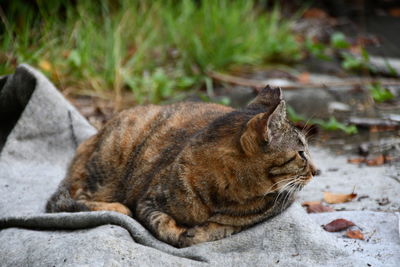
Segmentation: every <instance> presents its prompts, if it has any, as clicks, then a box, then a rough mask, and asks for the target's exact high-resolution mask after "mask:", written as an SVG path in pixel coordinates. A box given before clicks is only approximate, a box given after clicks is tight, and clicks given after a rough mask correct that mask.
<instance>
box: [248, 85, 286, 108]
mask: <svg viewBox="0 0 400 267" xmlns="http://www.w3.org/2000/svg"><path fill="white" fill-rule="evenodd" d="M281 101H282V90H281V88H279V87H274V88H273V87H271V86H269V85H267V86H265V87H264V88H263V89H261V90H260V92H259V93H258V95H257V97H256V98H255V99H254V100H253V101H251V102H250V103H249V104H248V105H247V107H248V108H260V109H264V110H265V111H267V112H272V111H273V110H274V109H275V107H277V106H278V105H279V103H280V102H281Z"/></svg>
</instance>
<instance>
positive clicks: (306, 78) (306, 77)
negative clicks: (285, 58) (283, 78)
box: [297, 72, 310, 83]
mask: <svg viewBox="0 0 400 267" xmlns="http://www.w3.org/2000/svg"><path fill="white" fill-rule="evenodd" d="M297 81H298V82H299V83H309V82H310V73H309V72H303V73H301V74H299V75H298V76H297Z"/></svg>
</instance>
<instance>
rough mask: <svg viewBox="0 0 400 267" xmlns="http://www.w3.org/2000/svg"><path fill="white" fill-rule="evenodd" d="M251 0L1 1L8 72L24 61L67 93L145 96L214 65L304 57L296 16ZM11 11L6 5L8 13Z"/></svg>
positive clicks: (191, 84)
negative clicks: (294, 28) (295, 31)
mask: <svg viewBox="0 0 400 267" xmlns="http://www.w3.org/2000/svg"><path fill="white" fill-rule="evenodd" d="M265 7H266V2H265V1H248V0H236V1H231V0H219V1H214V0H203V1H192V0H183V1H173V0H153V1H146V0H137V1H128V0H115V1H68V0H60V1H44V0H42V1H40V0H37V1H18V0H17V1H9V2H7V3H6V4H2V5H1V10H0V17H1V22H2V23H1V29H0V31H1V43H0V46H1V48H0V73H2V74H6V73H11V72H13V70H14V69H15V67H16V66H17V65H18V64H20V63H28V64H31V65H33V66H35V67H37V68H39V69H41V70H42V71H44V72H45V73H46V74H47V75H48V76H49V77H50V79H51V80H52V81H54V82H55V83H56V85H57V86H58V87H59V88H60V89H61V90H63V91H67V92H69V91H71V92H74V93H78V94H79V93H80V94H87V95H101V94H107V93H112V95H113V96H114V97H115V98H116V99H117V102H118V99H120V98H121V97H122V91H124V90H130V91H131V92H132V93H133V96H134V101H135V103H137V104H142V103H149V102H151V103H159V102H160V101H163V100H165V99H170V98H177V99H179V98H180V97H181V96H182V94H184V92H185V91H187V90H189V89H190V90H196V89H198V88H200V87H202V86H205V85H207V84H210V83H209V82H208V83H207V79H208V78H207V75H206V73H207V72H208V71H213V70H218V71H227V70H229V69H230V68H232V67H234V66H238V65H239V66H240V65H263V64H268V63H271V62H277V61H279V62H280V63H292V62H296V61H298V60H299V59H301V47H302V44H301V43H300V42H299V41H298V40H296V36H295V35H294V34H293V32H292V31H291V23H293V20H294V18H293V17H285V18H284V17H283V16H282V13H281V10H280V8H279V6H278V5H272V6H271V7H270V8H268V9H266V8H265ZM5 10H6V11H5Z"/></svg>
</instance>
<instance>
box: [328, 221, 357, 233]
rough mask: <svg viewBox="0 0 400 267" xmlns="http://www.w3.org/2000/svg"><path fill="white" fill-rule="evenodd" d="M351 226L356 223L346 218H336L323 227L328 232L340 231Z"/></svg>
mask: <svg viewBox="0 0 400 267" xmlns="http://www.w3.org/2000/svg"><path fill="white" fill-rule="evenodd" d="M350 226H355V224H354V223H353V222H351V221H348V220H345V219H336V220H333V221H331V222H330V223H328V224H326V225H323V226H322V228H324V230H325V231H328V232H339V231H342V230H345V229H347V228H349V227H350Z"/></svg>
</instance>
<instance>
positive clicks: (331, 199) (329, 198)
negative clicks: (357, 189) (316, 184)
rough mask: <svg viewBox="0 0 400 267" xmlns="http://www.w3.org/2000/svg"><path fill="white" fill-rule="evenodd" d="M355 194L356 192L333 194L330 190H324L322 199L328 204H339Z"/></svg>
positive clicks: (350, 198) (352, 197)
mask: <svg viewBox="0 0 400 267" xmlns="http://www.w3.org/2000/svg"><path fill="white" fill-rule="evenodd" d="M356 196H357V194H356V193H351V194H333V193H330V192H324V201H325V202H326V203H329V204H339V203H344V202H349V201H351V200H353V199H354V198H355V197H356Z"/></svg>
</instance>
